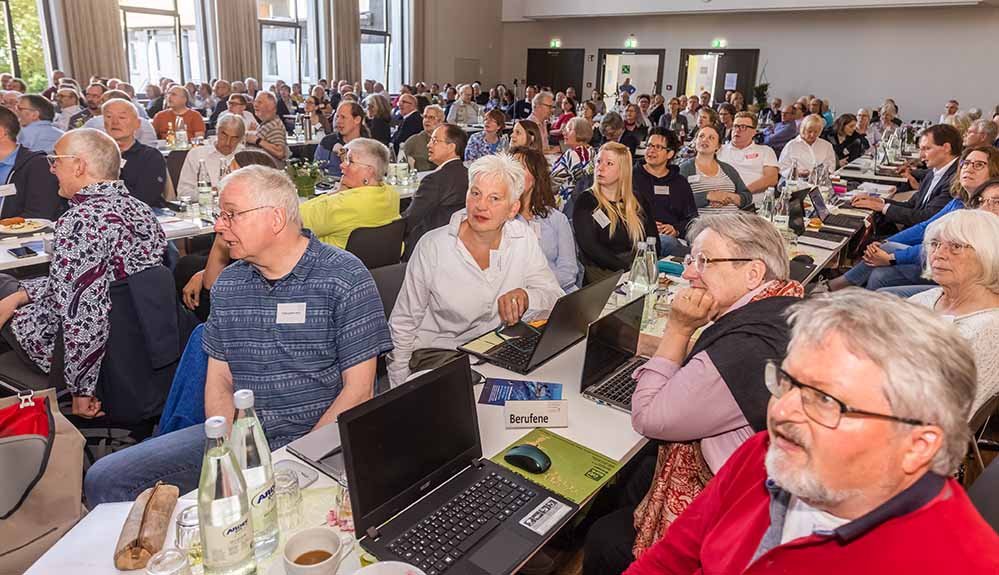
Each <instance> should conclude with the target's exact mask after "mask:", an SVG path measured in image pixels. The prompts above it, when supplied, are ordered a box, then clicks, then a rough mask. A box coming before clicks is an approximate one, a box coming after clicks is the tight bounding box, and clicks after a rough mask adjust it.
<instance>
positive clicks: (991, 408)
mask: <svg viewBox="0 0 999 575" xmlns="http://www.w3.org/2000/svg"><path fill="white" fill-rule="evenodd" d="M997 407H999V395H993V396H992V397H991V398H989V399H988V401H986V402H985V403H983V404H982V406H981V407H979V408H978V411H976V412H975V414H974V415H972V416H971V420H970V421H969V422H968V426H969V427H971V433H973V434H975V435H977V434H978V432H979V431H981V429H982V426H983V425H985V424H986V423H987V422H988V420H989V417H991V416H992V415H993V414H995V412H996V408H997ZM972 441H974V439H972Z"/></svg>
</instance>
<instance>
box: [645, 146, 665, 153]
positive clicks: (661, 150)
mask: <svg viewBox="0 0 999 575" xmlns="http://www.w3.org/2000/svg"><path fill="white" fill-rule="evenodd" d="M645 147H646V149H649V150H659V151H660V152H666V151H669V146H664V145H662V144H646V145H645Z"/></svg>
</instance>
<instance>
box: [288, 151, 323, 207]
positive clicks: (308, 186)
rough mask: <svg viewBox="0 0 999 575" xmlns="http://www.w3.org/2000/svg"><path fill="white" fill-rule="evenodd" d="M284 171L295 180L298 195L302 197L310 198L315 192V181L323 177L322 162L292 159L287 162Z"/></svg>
mask: <svg viewBox="0 0 999 575" xmlns="http://www.w3.org/2000/svg"><path fill="white" fill-rule="evenodd" d="M285 171H286V172H287V173H288V175H289V176H290V177H291V181H293V182H295V188H297V189H298V195H299V196H301V197H303V198H311V197H313V196H314V195H315V194H316V183H317V182H319V180H321V179H322V178H323V167H322V162H310V161H308V160H303V159H294V160H291V161H290V162H288V167H287V168H285Z"/></svg>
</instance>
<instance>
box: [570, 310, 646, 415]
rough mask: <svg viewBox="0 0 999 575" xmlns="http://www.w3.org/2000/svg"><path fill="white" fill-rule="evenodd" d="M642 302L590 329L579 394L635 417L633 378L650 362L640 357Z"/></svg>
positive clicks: (611, 314)
mask: <svg viewBox="0 0 999 575" xmlns="http://www.w3.org/2000/svg"><path fill="white" fill-rule="evenodd" d="M644 299H645V298H639V299H637V300H635V301H633V302H631V303H629V304H628V305H626V306H623V307H620V308H618V309H617V310H615V311H614V312H613V313H610V314H607V315H605V316H604V317H602V318H600V319H598V320H597V321H595V322H593V323H592V324H591V325H590V329H589V331H588V333H587V334H586V358H585V359H584V360H583V375H582V377H581V378H580V383H579V385H580V387H579V393H580V394H581V395H582V396H583V397H585V398H587V399H590V400H592V401H595V402H597V403H600V404H603V405H609V406H611V407H613V408H615V409H620V410H622V411H626V412H628V413H631V395H632V394H633V393H634V392H635V380H633V379H631V374H632V373H633V372H634V371H635V370H636V369H638V368H639V367H641V366H642V365H644V364H645V362H646V361H648V360H649V358H647V357H641V356H639V355H638V336H639V334H640V333H641V331H642V308H643V306H644V305H645V302H644Z"/></svg>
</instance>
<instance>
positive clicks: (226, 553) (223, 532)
mask: <svg viewBox="0 0 999 575" xmlns="http://www.w3.org/2000/svg"><path fill="white" fill-rule="evenodd" d="M201 532H202V533H203V534H204V538H205V548H204V550H203V553H204V562H205V565H206V566H208V567H219V566H225V565H233V564H236V563H240V562H242V561H245V560H246V559H247V558H248V557H250V556H251V555H253V529H252V527H251V526H250V517H249V515H244V516H242V517H240V518H239V519H238V520H237V521H235V522H233V523H231V524H229V525H225V526H222V527H217V526H214V525H205V524H202V525H201Z"/></svg>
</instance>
